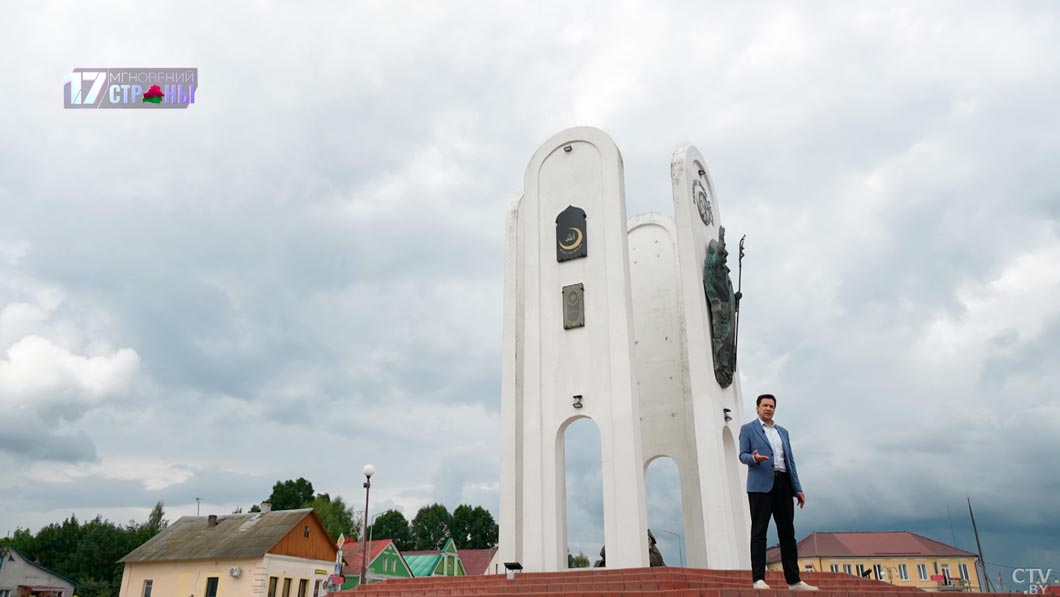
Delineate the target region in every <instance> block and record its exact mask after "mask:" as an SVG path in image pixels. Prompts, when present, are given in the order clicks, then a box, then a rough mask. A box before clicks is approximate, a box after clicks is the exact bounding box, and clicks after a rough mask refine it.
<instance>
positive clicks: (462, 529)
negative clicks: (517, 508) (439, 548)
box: [449, 504, 498, 549]
mask: <svg viewBox="0 0 1060 597" xmlns="http://www.w3.org/2000/svg"><path fill="white" fill-rule="evenodd" d="M449 530H450V532H451V533H452V537H453V541H455V542H456V546H457V548H464V549H486V548H490V547H493V546H495V545H497V532H498V528H497V523H496V521H494V520H493V515H492V514H490V512H489V510H487V509H485V508H483V507H482V506H475V507H474V508H472V507H471V506H468V505H467V504H461V505H459V506H457V507H456V510H453V517H452V521H451V522H450V523H449Z"/></svg>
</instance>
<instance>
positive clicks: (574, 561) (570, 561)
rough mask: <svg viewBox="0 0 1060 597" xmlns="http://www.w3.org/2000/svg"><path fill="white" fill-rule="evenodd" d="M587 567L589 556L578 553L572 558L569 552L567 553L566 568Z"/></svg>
mask: <svg viewBox="0 0 1060 597" xmlns="http://www.w3.org/2000/svg"><path fill="white" fill-rule="evenodd" d="M588 567H589V556H587V555H585V554H584V553H582V552H580V551H579V552H578V555H576V556H572V555H570V552H569V551H568V552H567V568H588Z"/></svg>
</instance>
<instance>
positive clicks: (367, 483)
mask: <svg viewBox="0 0 1060 597" xmlns="http://www.w3.org/2000/svg"><path fill="white" fill-rule="evenodd" d="M361 472H362V473H364V530H365V532H367V531H368V494H369V493H370V492H371V491H372V475H374V474H375V467H374V466H372V465H370V464H366V465H364V469H363V470H362V471H361ZM361 550H362V551H363V552H364V557H363V558H362V560H361V582H360V583H359V584H358V586H361V587H363V586H364V585H365V581H366V580H367V572H368V537H361Z"/></svg>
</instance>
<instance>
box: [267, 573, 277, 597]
mask: <svg viewBox="0 0 1060 597" xmlns="http://www.w3.org/2000/svg"><path fill="white" fill-rule="evenodd" d="M279 580H280V579H278V578H276V577H275V576H270V577H269V597H276V584H277V583H278V582H279Z"/></svg>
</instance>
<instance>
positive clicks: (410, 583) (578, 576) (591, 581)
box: [333, 566, 1012, 597]
mask: <svg viewBox="0 0 1060 597" xmlns="http://www.w3.org/2000/svg"><path fill="white" fill-rule="evenodd" d="M801 575H802V578H803V580H805V581H806V582H808V583H810V584H812V585H816V586H818V587H820V589H821V590H820V591H819V592H817V593H815V594H816V595H819V596H827V597H852V596H854V595H861V594H864V595H869V596H871V597H899V596H898V595H897V594H899V593H901V594H905V593H927V591H924V590H922V589H918V588H915V587H898V586H895V585H892V584H890V583H886V582H883V581H879V580H873V579H868V578H860V577H857V576H851V575H849V574H843V573H840V572H803V573H801ZM766 582H767V583H769V584H770V586H772V587H773V589H772V590H769V591H758V590H755V589H752V588H751V571H750V570H705V569H702V568H675V567H669V566H660V567H657V568H627V569H622V570H609V569H607V568H574V569H570V570H567V571H564V572H526V573H522V574H517V575H516V576H515V578H514V579H511V580H509V579H507V578H505V576H504V574H493V575H486V576H456V577H453V576H442V577H427V578H410V579H403V580H387V581H384V582H381V583H377V584H372V585H366V586H364V587H359V588H357V589H353V590H349V591H340V592H338V593H333V595H339V596H346V597H418V596H420V595H445V596H457V595H475V596H476V597H514V596H516V595H519V596H523V597H525V596H528V595H541V596H542V597H546V595H547V597H563V596H570V597H576V596H592V597H620V596H628V597H756V596H757V597H763V595H762V594H764V595H768V594H770V593H774V592H780V591H783V592H784V593H790V591H788V590H787V588H788V587H787V585H786V584H785V583H784V574H783V573H782V572H773V571H769V572H766ZM995 594H997V595H1002V594H1004V595H1012V593H995ZM977 595H991V594H990V593H977Z"/></svg>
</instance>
